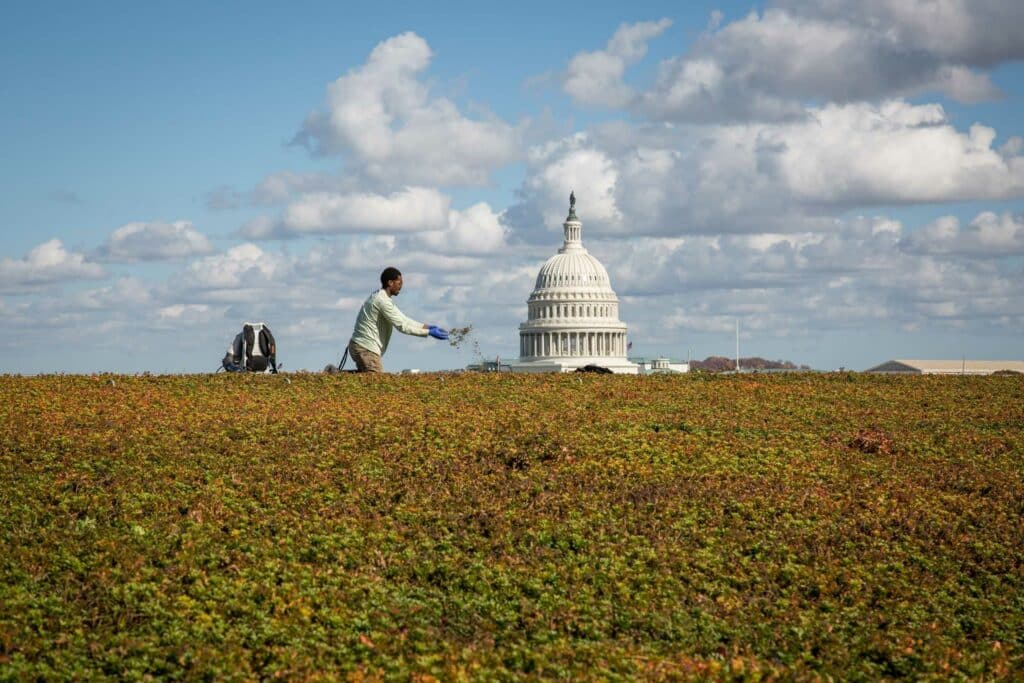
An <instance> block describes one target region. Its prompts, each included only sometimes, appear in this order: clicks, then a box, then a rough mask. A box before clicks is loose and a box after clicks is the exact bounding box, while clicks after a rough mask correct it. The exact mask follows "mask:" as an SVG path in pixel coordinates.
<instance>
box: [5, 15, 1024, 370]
mask: <svg viewBox="0 0 1024 683" xmlns="http://www.w3.org/2000/svg"><path fill="white" fill-rule="evenodd" d="M1020 19H1024V9H1021V8H1020V6H1019V3H1012V2H1009V1H1008V0H1006V1H1002V2H995V1H980V2H967V1H966V0H963V1H957V0H941V1H940V2H931V1H926V0H919V1H916V2H897V1H896V0H877V1H876V2H872V3H861V2H853V1H852V0H849V1H845V0H841V1H830V2H816V1H814V0H787V1H785V2H778V3H767V4H765V3H742V4H741V3H685V4H681V3H631V4H630V5H629V6H628V7H623V6H615V5H609V6H597V5H593V4H586V3H522V4H519V5H517V6H516V8H515V9H512V10H510V9H508V8H507V7H503V6H499V5H493V4H482V3H462V4H453V3H449V4H446V5H445V6H444V9H442V10H437V9H435V8H430V7H427V6H424V5H422V3H364V4H360V3H346V4H344V5H339V4H337V3H319V4H314V3H308V4H301V5H291V6H288V7H283V6H280V5H278V4H270V3H267V4H255V3H249V4H245V5H243V4H234V5H227V4H218V5H212V6H211V5H206V4H194V5H186V4H179V5H177V6H174V7H158V6H148V5H146V4H138V3H104V4H102V5H100V6H87V5H81V4H77V3H76V4H72V3H51V4H43V3H38V4H33V5H21V6H13V7H10V8H7V12H6V16H5V22H4V24H3V27H0V74H2V77H0V101H2V102H4V106H3V107H0V136H2V138H0V141H2V146H3V149H4V161H3V163H2V164H0V188H2V189H0V192H2V201H0V230H2V231H3V237H4V239H3V243H2V246H0V311H2V312H3V313H4V318H5V320H6V328H7V334H6V335H5V337H6V338H5V341H4V342H3V344H4V346H5V347H6V348H5V349H4V360H3V361H2V363H0V370H3V371H6V372H59V371H74V372H89V371H98V370H114V371H128V372H131V371H139V370H146V369H148V370H153V371H173V372H181V371H206V370H209V369H212V368H215V367H216V366H217V361H218V360H219V357H220V355H221V353H222V351H223V347H225V346H226V345H227V342H228V341H229V340H230V338H231V337H232V336H233V334H234V333H235V331H237V329H238V328H239V326H240V324H241V322H243V321H244V320H246V319H263V320H266V321H267V322H268V323H269V324H270V325H271V327H272V328H273V329H274V330H275V333H276V334H277V336H278V337H279V341H280V345H281V356H282V359H283V360H284V361H285V365H286V367H291V368H294V369H298V368H310V369H319V368H321V367H322V366H323V365H324V364H326V363H327V362H331V361H335V360H336V357H335V356H337V355H338V354H337V351H338V350H339V349H341V348H342V347H343V346H344V343H345V341H346V340H347V339H348V335H349V334H350V332H351V326H352V322H353V320H354V316H355V311H356V308H357V307H358V304H359V303H360V302H361V300H362V299H363V298H365V296H366V295H367V294H369V292H370V291H371V290H372V289H373V288H374V286H375V281H376V275H377V273H379V271H380V270H381V269H382V268H383V267H384V266H386V265H398V267H400V268H401V269H402V270H403V272H404V273H406V280H407V283H408V284H407V287H406V290H405V291H404V292H403V294H402V295H401V297H400V299H399V300H398V304H399V305H400V306H401V307H402V309H403V310H404V311H405V312H406V313H407V314H408V315H410V316H412V317H413V318H416V319H418V320H424V321H426V322H435V323H438V324H442V325H449V326H450V325H465V324H473V325H474V328H475V330H476V331H477V339H478V341H479V344H480V348H481V350H482V351H483V352H484V353H485V354H486V355H488V356H492V357H493V356H494V355H497V354H500V355H501V356H502V357H503V358H509V357H511V356H512V355H513V354H514V353H515V351H516V350H517V349H518V342H517V337H516V328H517V325H518V323H519V322H520V321H521V320H522V319H523V318H525V301H526V298H527V297H528V296H529V293H530V290H531V289H532V285H533V282H532V279H533V276H534V275H535V273H536V271H537V269H538V268H539V267H540V265H541V264H542V263H543V261H544V260H545V259H546V258H547V257H548V256H549V255H550V254H551V253H553V252H554V251H555V249H557V247H558V246H559V245H560V242H561V226H560V221H561V219H562V216H564V211H565V196H566V195H567V194H568V189H575V190H576V193H577V195H578V197H579V214H580V217H581V219H582V220H583V222H584V228H583V229H584V233H583V235H584V243H585V245H586V246H587V247H588V248H589V249H590V251H591V253H593V254H595V255H596V256H598V258H600V259H601V260H602V262H604V264H605V265H606V266H607V268H608V270H609V273H610V275H611V278H612V284H613V287H615V289H616V291H617V292H618V294H619V296H620V298H621V299H622V307H621V317H622V319H623V320H624V321H626V322H627V323H628V324H629V325H630V331H631V334H630V336H631V338H632V340H633V343H634V352H637V353H639V354H643V355H655V354H668V355H671V356H674V357H685V356H686V355H687V354H688V353H690V354H692V355H693V356H694V357H701V358H702V357H704V356H707V355H711V354H723V355H727V354H729V353H731V349H732V334H731V330H732V326H733V324H734V322H733V321H735V319H737V318H739V319H740V321H741V325H742V327H743V330H744V334H743V340H742V345H743V353H744V355H761V356H765V357H771V358H786V359H790V360H793V361H795V362H798V363H807V364H810V365H812V366H814V367H818V368H823V369H828V368H834V367H839V366H845V367H854V368H864V367H867V366H870V365H873V364H875V363H878V362H881V361H883V360H886V359H888V358H892V357H933V358H941V357H953V358H958V357H960V356H961V355H962V354H966V355H967V356H968V357H977V358H1021V357H1022V356H1024V353H1022V345H1021V343H1020V338H1021V336H1022V332H1024V305H1022V303H1021V301H1024V297H1022V296H1021V295H1022V294H1024V285H1022V282H1024V277H1022V275H1024V265H1022V258H1021V257H1022V254H1024V217H1022V212H1024V157H1022V155H1024V146H1022V144H1021V142H1019V138H1020V136H1024V130H1022V125H1021V123H1020V122H1021V121H1022V120H1024V117H1022V116H1021V114H1022V109H1024V100H1022V98H1024V65H1022V63H1021V60H1022V59H1024V40H1022V39H1021V38H1020V37H1019V36H1018V33H1017V31H1016V28H1015V27H1016V26H1018V25H1019V22H1018V20H1020ZM332 83H333V84H335V85H334V86H332V85H331V84H332ZM332 88H333V90H332ZM332 93H333V94H332ZM300 143H302V144H300ZM61 339H64V340H75V341H74V345H75V347H76V349H77V351H76V353H75V354H70V355H69V354H64V353H61V352H60V351H59V348H60V347H61V346H63V345H64V344H63V343H61V342H59V341H57V340H61ZM171 339H173V340H174V342H173V343H169V340H171ZM472 360H473V358H472V354H471V352H470V351H469V350H467V349H462V350H455V349H452V348H451V347H448V346H446V345H444V344H437V343H431V342H427V341H424V340H421V339H412V338H399V339H396V340H395V342H394V344H393V348H392V349H390V350H389V352H388V355H387V356H386V358H385V367H387V368H388V369H391V370H399V369H401V368H404V367H420V368H425V369H433V368H449V367H461V366H463V365H465V364H466V363H468V362H470V361H472Z"/></svg>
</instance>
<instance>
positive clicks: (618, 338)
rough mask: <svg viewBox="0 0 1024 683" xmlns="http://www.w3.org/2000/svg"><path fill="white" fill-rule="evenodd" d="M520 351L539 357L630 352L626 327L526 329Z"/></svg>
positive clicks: (522, 333)
mask: <svg viewBox="0 0 1024 683" xmlns="http://www.w3.org/2000/svg"><path fill="white" fill-rule="evenodd" d="M519 355H520V357H521V358H523V359H524V360H526V359H531V360H532V359H537V358H594V357H618V358H623V357H625V356H626V333H625V332H622V331H618V330H616V331H592V330H586V331H584V330H560V331H551V332H543V331H533V330H524V331H522V332H520V334H519Z"/></svg>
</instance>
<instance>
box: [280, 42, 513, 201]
mask: <svg viewBox="0 0 1024 683" xmlns="http://www.w3.org/2000/svg"><path fill="white" fill-rule="evenodd" d="M431 57H432V51H431V49H430V46H429V45H428V44H427V42H426V41H425V40H423V38H421V37H420V36H418V35H416V34H415V33H411V32H410V33H402V34H401V35H398V36H394V37H393V38H389V39H388V40H385V41H384V42H382V43H379V44H378V45H377V46H376V47H375V48H374V49H373V51H372V52H371V53H370V56H369V58H368V59H367V61H366V63H365V64H363V65H362V66H359V67H356V68H353V69H351V70H350V71H349V72H348V73H347V74H345V75H344V76H342V77H341V78H339V79H338V80H336V81H334V82H333V83H331V84H330V85H329V86H328V87H327V99H326V109H325V111H316V112H313V113H311V114H310V115H309V116H308V117H307V119H306V122H305V124H304V126H303V128H302V131H301V132H300V133H299V135H298V136H297V138H296V139H297V141H299V142H303V143H305V144H307V145H310V146H313V147H314V148H315V149H316V150H318V151H319V152H321V153H325V154H345V155H350V157H351V158H352V159H354V160H355V161H357V162H358V163H359V164H360V165H361V169H362V170H363V171H364V172H365V173H366V174H367V175H369V176H370V177H372V178H374V179H377V180H384V181H387V182H389V183H407V184H435V185H479V184H483V183H486V182H487V181H488V178H489V175H490V173H491V171H492V170H494V169H495V168H498V167H500V166H503V165H505V164H508V163H510V162H512V161H514V160H515V159H516V158H517V157H518V149H517V135H518V134H517V131H516V129H515V128H513V127H512V126H510V125H508V124H507V123H505V122H504V121H502V120H500V119H498V118H497V117H495V116H485V117H482V118H479V119H470V118H467V117H466V116H464V115H463V114H462V113H460V112H459V110H458V107H457V106H456V105H455V103H453V102H452V101H451V100H449V99H447V98H444V97H431V95H430V92H429V90H428V88H427V87H426V86H425V85H424V84H423V83H422V82H421V81H420V80H419V79H420V76H421V74H422V72H424V71H425V70H426V68H427V66H428V65H429V64H430V59H431Z"/></svg>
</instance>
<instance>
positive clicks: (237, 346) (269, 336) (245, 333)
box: [221, 323, 277, 373]
mask: <svg viewBox="0 0 1024 683" xmlns="http://www.w3.org/2000/svg"><path fill="white" fill-rule="evenodd" d="M221 366H222V367H223V368H224V369H225V370H227V371H228V372H246V371H248V372H272V373H276V372H277V342H276V341H274V334H273V333H272V332H271V331H270V327H268V326H267V324H266V323H245V324H244V325H242V331H241V332H239V333H238V334H237V335H235V339H234V341H233V342H231V345H230V346H228V350H227V352H226V353H225V354H224V359H223V360H222V361H221Z"/></svg>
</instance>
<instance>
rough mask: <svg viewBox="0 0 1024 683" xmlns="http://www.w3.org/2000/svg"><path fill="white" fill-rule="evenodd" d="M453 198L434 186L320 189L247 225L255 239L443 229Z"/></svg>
mask: <svg viewBox="0 0 1024 683" xmlns="http://www.w3.org/2000/svg"><path fill="white" fill-rule="evenodd" d="M449 202H450V200H449V198H448V197H447V196H446V195H444V194H442V193H440V192H438V191H437V190H435V189H432V188H425V187H407V188H405V189H403V190H399V191H396V192H392V193H391V194H389V195H381V194H374V193H366V192H358V193H350V194H342V193H334V192H314V193H310V194H305V195H302V196H300V197H299V198H297V199H296V200H294V201H292V202H291V203H290V204H288V206H287V207H286V208H285V210H284V213H283V214H282V215H281V216H280V217H278V218H276V219H270V218H266V217H261V218H257V219H255V220H254V221H251V222H249V223H247V224H246V225H245V226H244V227H243V228H242V230H241V233H242V235H243V236H245V237H248V238H249V239H265V238H285V237H293V236H297V235H310V234H321V235H323V234H342V233H381V232H382V233H400V232H416V231H429V230H439V229H442V228H444V227H445V226H446V225H447V223H448V205H449Z"/></svg>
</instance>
